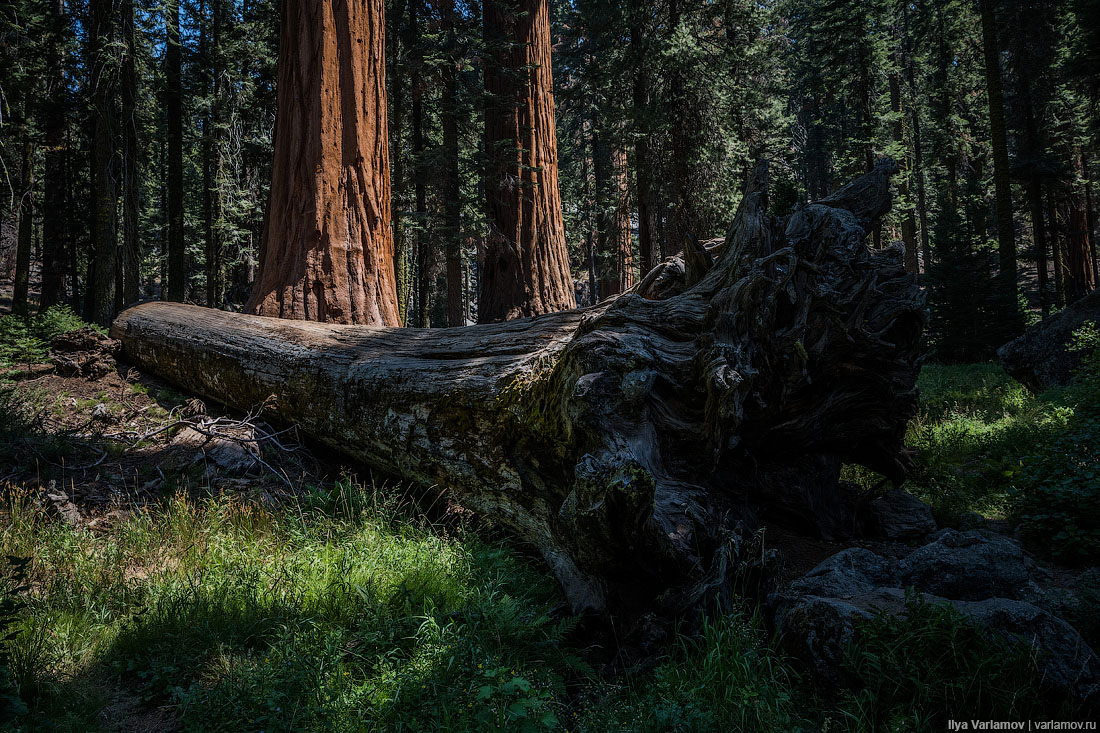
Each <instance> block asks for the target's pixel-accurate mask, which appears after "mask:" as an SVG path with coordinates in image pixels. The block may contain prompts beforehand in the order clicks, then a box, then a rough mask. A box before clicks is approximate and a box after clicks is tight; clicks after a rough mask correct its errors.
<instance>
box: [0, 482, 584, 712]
mask: <svg viewBox="0 0 1100 733" xmlns="http://www.w3.org/2000/svg"><path fill="white" fill-rule="evenodd" d="M383 495H385V496H392V495H393V494H392V493H391V492H386V493H385V494H383V493H381V492H375V491H373V490H369V489H367V488H365V487H362V486H360V485H358V484H355V483H353V482H350V481H348V482H342V483H340V484H339V485H337V486H336V487H335V488H334V489H333V490H332V491H317V492H315V493H314V494H312V495H309V496H307V497H304V498H303V499H302V500H301V501H299V502H296V503H295V504H294V505H293V506H289V507H283V508H282V509H279V510H269V509H265V508H261V507H257V506H254V505H251V504H247V503H242V502H240V501H237V500H235V499H231V498H227V497H226V498H207V499H192V498H187V497H186V496H184V495H182V494H179V495H176V496H174V497H173V498H171V499H168V500H166V501H165V502H163V504H161V505H160V506H158V507H156V508H153V509H149V510H145V511H141V512H138V513H135V514H133V515H132V516H131V517H130V518H128V519H126V520H125V521H123V522H121V523H119V524H118V525H117V526H115V527H114V528H112V529H111V530H110V531H109V532H106V533H96V532H91V531H88V530H77V529H72V528H70V527H69V526H68V525H65V524H63V523H60V522H58V521H56V519H54V518H52V517H50V516H48V515H47V514H46V513H45V512H44V511H43V510H42V509H41V508H39V507H38V506H37V505H36V503H35V502H34V501H33V500H32V499H31V498H30V496H29V495H26V494H21V493H19V492H12V493H11V494H10V496H9V497H8V507H7V509H8V517H7V519H8V521H7V523H6V527H5V529H4V531H3V534H2V536H0V543H2V552H3V553H5V554H7V555H15V556H29V557H32V558H33V562H32V566H31V571H30V583H31V585H32V588H33V592H32V593H31V594H29V595H28V597H27V598H26V599H25V602H26V604H27V606H26V619H25V625H24V628H23V632H22V633H21V634H20V635H19V636H18V637H17V638H16V639H15V641H14V643H13V647H12V648H13V649H14V650H15V651H16V654H17V655H20V656H23V657H29V659H28V662H27V663H26V664H24V665H23V668H22V672H21V673H19V674H17V675H16V679H17V681H18V682H19V684H20V686H21V688H22V690H23V692H24V699H26V700H27V701H28V703H29V704H30V706H31V709H32V716H31V717H30V718H29V720H30V723H31V725H30V727H31V728H33V727H34V726H35V724H42V725H44V724H45V723H46V722H47V721H52V722H53V723H54V724H56V725H58V726H59V727H60V729H62V730H89V729H94V728H96V727H97V713H98V710H99V709H100V708H101V707H102V706H103V705H104V704H105V703H106V702H109V701H110V700H111V699H112V698H114V697H117V696H118V694H119V691H120V690H124V691H126V693H127V694H134V695H138V696H139V697H140V698H141V700H142V701H144V702H146V703H148V704H150V705H163V704H170V705H173V706H175V709H176V710H177V711H178V715H179V717H180V720H181V721H182V722H183V723H184V727H185V728H189V729H194V730H227V731H229V730H253V729H254V730H261V729H262V730H266V731H273V730H325V729H336V730H393V729H395V728H396V727H399V726H400V724H402V722H403V721H404V722H405V723H410V724H411V723H412V722H415V724H416V725H417V726H419V727H425V728H433V729H480V728H481V727H482V726H483V721H484V719H485V718H486V717H487V716H488V717H492V718H493V719H497V718H498V717H499V716H500V715H503V716H504V718H505V719H508V720H511V719H512V718H515V719H516V720H517V721H520V722H531V723H533V724H534V725H535V727H536V728H538V727H542V726H543V725H544V724H547V723H549V724H553V723H554V722H555V721H556V712H555V711H556V710H557V709H558V708H559V707H560V704H559V703H558V702H557V701H558V700H559V699H560V698H561V695H562V694H563V692H564V684H565V681H566V680H568V679H571V678H573V677H576V676H577V674H579V673H580V672H581V671H583V669H584V667H583V664H581V663H580V662H579V660H577V659H576V658H575V656H574V654H573V653H572V652H571V651H570V650H569V649H568V647H567V646H563V644H562V640H563V638H564V636H565V634H566V633H567V632H568V631H569V629H570V627H571V622H568V621H552V620H551V619H550V617H549V616H548V614H547V612H548V611H549V609H550V608H551V606H552V605H553V604H555V603H557V601H558V597H557V590H556V588H555V586H554V584H553V582H552V580H551V579H550V578H549V577H548V576H547V574H545V573H544V572H542V571H541V570H539V569H536V568H535V567H534V566H533V565H532V564H530V563H528V562H526V561H524V560H522V559H520V558H519V557H518V556H517V555H516V553H515V552H513V551H510V550H508V549H506V548H503V547H501V546H499V545H493V544H488V543H485V542H482V541H480V540H476V539H470V538H465V539H460V538H456V537H451V536H448V534H447V533H446V532H444V531H442V530H440V529H438V528H433V527H432V526H430V525H428V524H426V523H422V522H419V521H417V520H415V519H413V518H411V517H410V516H403V515H401V514H400V513H399V511H398V510H397V509H395V508H394V507H393V506H392V505H391V506H387V500H385V499H383V498H382V497H383ZM389 503H391V504H392V500H391V501H390V502H389ZM501 670H504V671H503V672H501ZM491 673H492V674H495V675H496V677H490V674H491ZM501 677H503V681H504V682H507V683H508V684H502V680H501V679H500V678H501ZM494 685H495V687H494ZM486 687H490V688H492V689H491V690H490V692H491V694H488V695H486V694H485V693H483V692H482V690H483V689H484V688H486ZM521 713H522V715H521Z"/></svg>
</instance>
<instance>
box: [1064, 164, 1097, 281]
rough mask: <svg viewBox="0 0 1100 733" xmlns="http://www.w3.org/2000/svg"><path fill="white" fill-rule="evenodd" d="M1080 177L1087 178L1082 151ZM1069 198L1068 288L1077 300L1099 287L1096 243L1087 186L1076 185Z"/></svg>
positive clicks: (1080, 178) (1077, 167)
mask: <svg viewBox="0 0 1100 733" xmlns="http://www.w3.org/2000/svg"><path fill="white" fill-rule="evenodd" d="M1073 162H1074V167H1075V169H1076V171H1075V172H1076V174H1077V175H1076V178H1077V179H1078V180H1083V179H1084V175H1085V174H1084V165H1083V160H1082V156H1081V151H1080V150H1077V151H1075V152H1074V155H1073ZM1074 189H1075V190H1074V191H1073V192H1072V193H1071V194H1070V196H1069V197H1068V198H1067V199H1066V251H1067V254H1068V257H1067V258H1066V259H1067V263H1066V264H1067V269H1068V270H1069V280H1068V283H1067V284H1068V288H1067V289H1068V290H1069V292H1070V294H1071V296H1072V298H1073V299H1074V300H1077V299H1078V298H1080V297H1082V296H1084V295H1087V294H1088V293H1090V292H1091V291H1092V289H1093V288H1094V287H1096V282H1095V280H1094V279H1093V277H1094V274H1093V273H1094V270H1093V264H1092V247H1091V243H1090V237H1089V216H1088V205H1087V202H1086V200H1085V191H1084V186H1075V187H1074Z"/></svg>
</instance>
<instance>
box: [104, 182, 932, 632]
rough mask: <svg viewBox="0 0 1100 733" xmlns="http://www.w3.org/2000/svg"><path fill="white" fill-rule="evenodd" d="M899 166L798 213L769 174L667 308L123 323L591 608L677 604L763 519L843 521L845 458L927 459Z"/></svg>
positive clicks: (195, 383) (919, 305)
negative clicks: (403, 318)
mask: <svg viewBox="0 0 1100 733" xmlns="http://www.w3.org/2000/svg"><path fill="white" fill-rule="evenodd" d="M891 170H892V164H890V165H889V166H888V165H886V164H884V165H882V166H880V167H878V168H876V169H875V171H873V172H872V173H869V174H867V175H865V176H863V177H861V178H860V179H858V180H857V181H855V182H854V183H853V184H851V185H849V186H848V187H845V188H844V189H842V190H840V191H838V192H837V193H836V194H834V195H833V196H831V197H830V198H829V199H827V200H824V201H821V202H818V203H815V204H810V205H808V206H806V207H804V208H803V209H801V210H800V211H798V212H796V213H795V214H792V215H791V216H790V217H789V218H787V219H784V220H776V219H773V218H772V217H770V216H769V215H768V214H767V194H766V182H765V180H764V179H765V174H764V172H763V171H764V169H763V167H761V168H760V169H758V172H757V174H756V175H754V181H753V190H751V191H750V192H749V193H748V194H747V195H746V196H745V198H744V200H743V202H742V204H741V208H740V210H739V212H738V214H737V217H736V221H735V223H734V225H733V227H732V228H731V230H730V234H729V236H728V237H727V239H726V240H725V242H724V243H722V244H721V245H720V246H719V249H718V255H717V257H716V261H715V264H714V266H713V267H712V268H711V269H710V270H709V271H708V272H707V273H706V275H705V276H704V277H703V279H702V280H701V281H700V282H699V283H697V284H696V285H695V286H693V287H690V288H686V289H685V288H684V287H683V282H682V281H681V283H680V287H678V288H677V287H675V285H674V284H673V286H671V287H665V288H664V292H665V294H666V295H668V297H665V298H664V299H650V298H657V297H660V296H659V295H657V294H655V293H653V292H650V293H649V294H648V295H649V296H650V297H644V295H645V294H640V293H637V292H632V293H627V294H624V295H622V296H620V297H618V298H615V299H612V300H609V301H605V302H604V303H601V304H600V305H598V306H594V307H592V308H587V309H584V310H571V311H565V312H559V313H553V314H546V315H542V316H537V317H534V318H528V319H522V320H515V321H510V322H506V323H498V324H487V325H481V326H476V327H470V328H454V329H433V330H431V331H426V330H423V329H392V328H363V327H355V326H339V325H329V324H317V323H300V322H291V321H281V320H272V319H266V318H260V317H256V316H248V315H240V314H230V313H224V312H221V311H213V310H206V309H202V308H198V307H194V306H183V305H176V304H164V303H149V304H145V305H141V306H138V307H136V308H133V309H130V310H128V311H126V312H125V313H123V314H122V315H121V316H120V317H119V318H118V320H117V321H116V322H115V324H114V326H113V328H112V335H113V336H114V337H115V338H119V339H121V340H122V342H123V345H124V348H125V350H126V354H127V356H128V358H129V359H130V360H131V361H133V362H134V363H135V364H137V365H138V366H140V367H142V368H144V369H147V370H149V371H152V372H154V373H156V374H159V375H161V376H163V377H165V378H167V379H169V380H171V381H173V382H175V383H177V384H179V385H181V386H182V387H184V388H186V389H188V390H192V391H194V392H197V393H200V394H203V395H205V396H207V397H211V398H214V399H217V400H221V401H223V402H226V403H228V404H231V405H234V406H237V407H239V408H247V407H251V406H253V405H257V404H259V403H262V402H264V401H265V400H267V399H268V397H269V396H270V395H275V403H274V407H273V409H274V410H275V411H276V413H277V414H278V415H280V416H282V417H283V418H284V419H285V420H288V421H293V422H295V423H297V424H298V425H300V426H301V427H302V428H303V429H304V430H305V431H307V432H308V433H310V434H311V435H313V436H315V437H316V438H318V439H319V440H321V441H324V442H326V443H328V444H329V445H332V446H334V447H336V448H338V449H340V450H342V451H344V452H346V453H348V454H350V455H353V456H355V457H357V458H360V459H362V460H363V461H365V462H367V463H369V464H371V465H372V466H374V467H377V468H379V469H382V470H385V471H387V472H391V473H394V474H397V475H400V476H404V477H406V478H408V479H411V480H414V481H419V482H424V483H430V484H438V485H440V486H445V487H447V489H448V491H450V492H451V494H452V496H453V497H454V498H455V499H456V500H457V501H458V502H460V503H461V504H463V505H464V506H466V507H468V508H470V509H471V510H474V511H476V512H479V513H481V514H483V515H485V516H486V517H488V518H490V519H492V520H494V521H496V522H499V523H500V524H501V525H503V526H504V527H506V528H507V529H509V530H511V531H512V532H514V533H515V534H516V535H518V536H519V537H521V538H522V539H524V540H526V541H528V542H530V543H532V544H533V545H534V546H535V547H536V548H538V550H539V551H540V552H541V553H542V556H543V557H544V558H545V560H546V562H547V564H548V565H549V566H550V567H551V568H552V570H553V571H554V573H555V574H556V575H557V577H558V579H559V580H560V581H561V584H562V587H563V589H564V591H565V595H566V597H567V598H568V600H569V602H570V604H571V605H572V607H573V609H574V610H575V611H582V610H585V609H592V610H597V611H611V612H621V613H626V614H630V615H636V614H640V613H642V612H645V611H648V610H657V611H658V612H661V613H676V612H679V611H682V610H684V609H685V608H688V607H691V606H694V605H696V604H697V603H699V602H700V601H701V600H702V599H703V598H704V596H706V595H707V594H708V593H710V592H711V591H713V590H715V589H718V588H722V587H724V585H725V583H726V582H727V581H728V579H729V575H730V572H731V568H732V567H733V566H734V564H735V563H734V561H736V560H738V559H739V558H740V557H741V556H740V554H739V549H738V548H739V547H740V546H741V542H742V537H743V536H744V533H746V532H751V531H753V530H754V529H755V528H756V526H757V523H758V521H759V520H760V518H761V517H763V516H768V515H774V516H775V517H777V518H779V519H785V520H786V521H788V522H798V523H800V524H803V525H807V526H811V527H816V528H817V529H818V530H819V532H820V533H821V534H822V535H824V536H829V537H835V536H838V535H842V534H844V533H845V532H846V531H847V530H848V528H849V526H850V521H851V516H850V514H848V513H847V511H846V509H845V504H844V502H843V500H842V492H841V490H840V488H839V486H838V476H839V472H840V468H841V465H842V464H843V463H859V464H862V465H865V466H867V467H869V468H871V469H873V470H876V471H879V472H881V473H883V474H884V475H885V476H887V477H888V478H890V479H892V480H894V481H898V480H901V479H902V478H903V477H904V476H905V474H906V472H907V470H908V465H909V464H908V457H907V454H906V452H905V451H904V450H903V448H902V440H903V436H904V432H905V426H906V423H907V421H908V419H909V418H910V417H911V416H912V415H913V414H914V412H915V410H916V405H917V392H916V387H915V380H916V375H917V370H918V358H919V355H920V339H921V331H922V327H923V323H924V315H923V314H924V304H923V296H922V295H921V293H920V291H919V289H918V287H917V285H916V281H915V278H914V277H913V276H912V275H911V274H909V273H906V272H905V270H904V263H903V262H902V254H901V251H900V249H898V248H893V247H890V248H886V249H884V250H880V251H873V252H872V251H871V250H869V249H868V248H867V247H866V246H865V244H864V241H863V240H864V238H865V236H866V231H867V229H868V228H869V226H870V224H871V223H872V222H873V221H874V220H875V219H876V218H878V217H879V216H880V215H881V214H882V213H884V212H885V211H886V210H887V209H888V207H889V173H890V171H891ZM671 280H675V278H674V277H672V276H670V277H669V278H668V280H666V285H668V284H669V281H671ZM640 287H643V288H644V287H646V283H643V284H642V285H641V286H640Z"/></svg>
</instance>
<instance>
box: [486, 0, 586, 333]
mask: <svg viewBox="0 0 1100 733" xmlns="http://www.w3.org/2000/svg"><path fill="white" fill-rule="evenodd" d="M547 5H548V3H547V0H488V1H487V2H486V3H485V42H486V45H487V46H488V49H489V59H488V60H487V61H486V66H485V93H486V108H485V144H486V153H487V155H488V171H487V176H486V185H485V199H486V201H485V205H486V211H487V214H488V218H489V238H488V243H487V251H486V253H485V268H484V271H483V274H482V286H481V297H480V299H479V301H478V320H479V321H480V322H482V323H486V322H492V321H502V320H507V319H511V318H519V317H522V316H533V315H538V314H541V313H551V312H553V311H558V310H562V309H565V308H572V307H573V306H574V305H576V300H575V298H574V295H573V278H572V275H571V274H570V270H569V255H568V252H567V251H566V247H565V226H564V224H563V222H562V214H561V197H560V195H559V194H558V143H557V131H556V129H555V126H554V92H553V81H552V77H551V71H550V16H549V10H548V7H547Z"/></svg>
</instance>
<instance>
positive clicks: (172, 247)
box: [164, 0, 187, 302]
mask: <svg viewBox="0 0 1100 733" xmlns="http://www.w3.org/2000/svg"><path fill="white" fill-rule="evenodd" d="M166 7H167V13H168V16H167V41H166V45H165V54H164V61H165V72H164V75H165V90H164V91H165V100H164V109H165V116H166V117H167V120H168V134H167V136H166V137H167V143H168V179H167V181H166V185H167V187H168V190H167V199H168V289H167V299H168V300H174V301H176V302H182V301H183V299H184V298H186V297H187V249H186V244H185V243H184V240H183V49H182V47H181V44H182V39H181V38H180V0H168V2H167V6H166Z"/></svg>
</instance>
